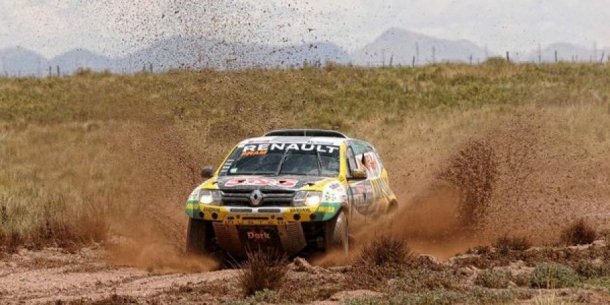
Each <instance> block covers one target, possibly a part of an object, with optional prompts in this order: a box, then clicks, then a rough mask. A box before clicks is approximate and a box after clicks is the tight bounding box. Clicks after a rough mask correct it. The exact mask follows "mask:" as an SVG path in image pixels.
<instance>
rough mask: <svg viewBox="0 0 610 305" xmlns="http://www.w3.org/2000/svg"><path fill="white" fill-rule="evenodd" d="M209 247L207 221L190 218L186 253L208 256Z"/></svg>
mask: <svg viewBox="0 0 610 305" xmlns="http://www.w3.org/2000/svg"><path fill="white" fill-rule="evenodd" d="M209 246H210V245H209V238H208V225H207V223H206V222H205V220H202V219H194V218H189V224H188V229H187V232H186V252H187V253H188V254H195V255H203V254H207V253H208V248H209Z"/></svg>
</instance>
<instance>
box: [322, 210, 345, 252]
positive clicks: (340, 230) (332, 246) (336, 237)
mask: <svg viewBox="0 0 610 305" xmlns="http://www.w3.org/2000/svg"><path fill="white" fill-rule="evenodd" d="M324 235H325V236H324V239H325V245H326V246H325V248H326V251H330V250H340V251H343V252H344V253H345V255H347V254H348V253H349V244H350V243H349V222H348V217H347V213H346V212H345V210H341V211H340V212H339V213H338V214H337V216H335V218H333V219H332V220H330V221H328V222H326V223H325V226H324Z"/></svg>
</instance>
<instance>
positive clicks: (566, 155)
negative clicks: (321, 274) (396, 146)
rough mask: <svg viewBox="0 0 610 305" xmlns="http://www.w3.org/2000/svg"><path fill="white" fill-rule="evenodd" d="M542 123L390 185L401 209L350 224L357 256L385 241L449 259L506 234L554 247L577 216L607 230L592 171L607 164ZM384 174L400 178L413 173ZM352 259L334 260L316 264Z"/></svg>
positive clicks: (509, 128)
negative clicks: (413, 180) (415, 180)
mask: <svg viewBox="0 0 610 305" xmlns="http://www.w3.org/2000/svg"><path fill="white" fill-rule="evenodd" d="M544 120H545V116H544V114H541V113H530V114H527V115H521V116H517V117H514V118H510V119H506V120H503V121H499V122H497V123H496V125H495V126H493V127H491V128H489V131H488V132H486V133H485V134H483V135H477V136H474V137H467V138H466V140H465V141H463V142H462V143H459V144H457V145H455V148H454V149H452V150H451V151H453V153H448V154H446V156H445V157H443V158H440V160H441V161H437V162H438V163H439V164H438V166H434V167H427V168H426V170H427V171H428V172H427V173H425V174H424V175H422V176H424V177H427V178H426V179H423V180H422V181H423V182H421V183H419V184H418V185H416V186H413V185H405V184H404V183H403V184H402V185H401V182H402V181H396V180H394V181H393V182H394V184H393V188H394V189H395V190H396V191H397V193H398V194H399V200H400V201H401V208H400V209H399V210H398V211H396V212H395V213H394V214H393V215H389V216H385V217H382V218H380V219H355V220H354V221H353V222H352V224H353V225H354V226H353V230H352V235H353V237H354V240H355V246H356V247H355V248H356V251H355V252H357V250H358V248H359V247H360V246H362V245H363V244H366V243H367V242H368V241H370V240H372V239H375V238H379V237H380V236H382V235H390V236H393V237H395V238H402V239H405V240H406V241H407V242H408V243H409V245H410V246H411V248H412V249H413V250H414V251H416V252H418V253H425V254H431V255H434V256H436V257H438V258H441V259H446V258H449V257H451V256H453V255H455V254H456V253H459V252H462V251H465V250H467V249H468V248H471V247H473V246H476V245H484V244H490V243H492V242H493V241H494V240H495V239H496V238H498V237H499V236H501V235H503V234H510V235H519V236H526V237H527V238H528V239H530V240H532V241H533V242H534V243H536V244H539V245H548V244H554V243H556V242H557V239H558V237H559V233H560V232H561V229H562V228H563V226H564V224H566V223H569V222H570V221H571V220H574V219H576V218H578V217H587V218H588V220H589V221H590V222H592V223H595V224H596V226H597V227H598V228H599V229H602V228H607V227H608V226H607V223H608V219H607V216H604V215H606V214H607V213H605V212H604V210H606V209H607V208H608V207H610V201H609V200H608V198H609V197H608V186H607V185H602V184H600V183H599V182H600V181H608V176H609V173H608V172H607V171H603V170H601V171H600V170H597V169H596V167H599V168H601V169H603V168H607V167H608V165H609V163H608V161H609V160H608V158H607V157H605V156H604V155H603V153H601V154H599V153H594V152H588V151H579V150H578V149H576V148H575V147H573V146H571V145H569V143H566V142H565V141H566V140H565V135H564V134H562V133H560V132H558V131H557V130H555V129H553V128H550V127H546V126H544V124H542V122H544ZM432 158H434V157H432ZM437 160H438V159H437ZM411 166H412V165H411ZM388 167H389V170H390V173H391V174H392V173H394V174H395V176H399V177H404V173H401V172H402V171H406V170H408V168H409V167H410V166H409V165H407V164H401V166H398V167H396V166H395V164H393V167H392V165H390V166H388ZM404 190H412V191H411V192H410V193H407V192H405V191H404ZM349 260H350V258H347V259H346V258H345V257H344V256H343V255H341V254H336V253H334V254H332V253H331V254H329V255H327V256H324V257H322V258H319V259H317V263H319V264H323V265H326V264H342V263H347V262H349Z"/></svg>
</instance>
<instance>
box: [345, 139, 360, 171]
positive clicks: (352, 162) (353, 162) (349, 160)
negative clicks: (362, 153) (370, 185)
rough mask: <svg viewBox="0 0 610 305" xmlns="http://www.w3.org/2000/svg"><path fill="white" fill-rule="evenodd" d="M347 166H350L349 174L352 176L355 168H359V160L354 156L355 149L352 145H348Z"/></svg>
mask: <svg viewBox="0 0 610 305" xmlns="http://www.w3.org/2000/svg"><path fill="white" fill-rule="evenodd" d="M347 167H348V171H347V172H348V173H347V174H348V176H351V173H352V171H353V170H355V169H358V162H357V161H356V158H355V156H354V151H353V150H352V147H351V146H348V147H347Z"/></svg>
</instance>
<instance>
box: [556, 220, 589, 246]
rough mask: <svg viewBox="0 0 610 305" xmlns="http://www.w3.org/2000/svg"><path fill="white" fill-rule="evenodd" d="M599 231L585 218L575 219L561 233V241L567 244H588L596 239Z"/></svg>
mask: <svg viewBox="0 0 610 305" xmlns="http://www.w3.org/2000/svg"><path fill="white" fill-rule="evenodd" d="M596 238H597V231H596V230H595V228H593V227H592V226H591V225H590V224H588V223H586V222H585V220H584V219H580V220H578V221H575V222H574V223H572V224H571V225H569V226H568V227H567V228H565V229H564V230H563V232H562V233H561V242H562V243H563V244H565V245H569V246H572V245H574V246H576V245H586V244H590V243H592V242H594V241H595V239H596Z"/></svg>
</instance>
